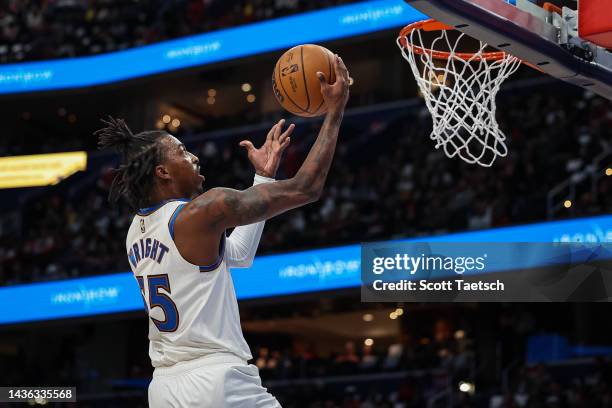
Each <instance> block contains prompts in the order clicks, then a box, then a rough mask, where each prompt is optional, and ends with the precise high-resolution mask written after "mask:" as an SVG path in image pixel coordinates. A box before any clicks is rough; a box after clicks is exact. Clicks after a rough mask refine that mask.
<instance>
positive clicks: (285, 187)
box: [183, 56, 349, 231]
mask: <svg viewBox="0 0 612 408" xmlns="http://www.w3.org/2000/svg"><path fill="white" fill-rule="evenodd" d="M335 69H336V78H337V80H336V82H335V83H334V84H333V85H329V84H327V82H326V79H325V77H324V75H323V74H322V73H318V75H319V80H320V81H321V91H322V93H323V97H324V99H325V103H326V104H327V106H328V112H327V114H326V116H325V120H324V121H323V126H321V130H320V131H319V135H318V137H317V139H316V141H315V143H314V145H313V146H312V148H311V149H310V152H309V153H308V156H307V157H306V160H305V161H304V163H303V164H302V166H301V167H300V169H299V170H298V172H297V174H296V175H295V176H294V177H292V178H291V179H288V180H282V181H277V182H276V183H270V184H260V185H256V186H253V187H250V188H248V189H246V190H242V191H238V190H233V189H229V188H213V189H211V190H209V191H207V192H206V193H204V194H202V195H200V196H199V197H197V198H196V199H195V200H193V201H192V202H191V203H190V204H189V205H187V206H186V208H185V210H184V211H183V212H184V213H186V214H185V215H188V214H189V218H190V219H192V220H193V221H194V222H197V223H198V224H199V225H201V226H206V227H208V228H210V229H213V230H218V231H222V230H225V229H227V228H231V227H235V226H237V225H245V224H251V223H254V222H257V221H261V220H265V219H268V218H271V217H273V216H275V215H278V214H281V213H283V212H285V211H288V210H290V209H292V208H296V207H300V206H302V205H305V204H308V203H311V202H313V201H316V200H317V199H318V198H319V197H320V196H321V192H322V191H323V186H324V184H325V180H326V179H327V174H328V173H329V168H330V166H331V163H332V159H333V157H334V152H335V149H336V142H337V140H338V131H339V130H340V123H341V122H342V117H343V114H344V107H345V105H346V101H347V100H348V96H349V90H348V71H347V69H346V67H345V65H344V63H343V62H342V60H341V59H340V57H338V56H336V64H335Z"/></svg>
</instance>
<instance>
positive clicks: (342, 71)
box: [334, 54, 349, 83]
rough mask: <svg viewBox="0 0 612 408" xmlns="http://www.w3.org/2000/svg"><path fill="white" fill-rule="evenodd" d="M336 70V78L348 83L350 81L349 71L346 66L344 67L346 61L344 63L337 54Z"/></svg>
mask: <svg viewBox="0 0 612 408" xmlns="http://www.w3.org/2000/svg"><path fill="white" fill-rule="evenodd" d="M334 69H335V70H336V78H343V79H344V80H345V81H347V83H348V80H349V79H348V78H349V74H348V69H346V65H344V61H342V58H340V56H338V54H336V61H335V65H334Z"/></svg>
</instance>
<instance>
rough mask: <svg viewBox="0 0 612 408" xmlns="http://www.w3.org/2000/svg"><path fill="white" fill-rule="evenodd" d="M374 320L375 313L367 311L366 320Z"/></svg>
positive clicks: (364, 316)
mask: <svg viewBox="0 0 612 408" xmlns="http://www.w3.org/2000/svg"><path fill="white" fill-rule="evenodd" d="M372 320H374V315H373V314H372V313H366V314H364V315H363V321H364V322H371V321H372Z"/></svg>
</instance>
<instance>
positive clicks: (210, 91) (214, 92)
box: [208, 88, 217, 96]
mask: <svg viewBox="0 0 612 408" xmlns="http://www.w3.org/2000/svg"><path fill="white" fill-rule="evenodd" d="M208 96H217V90H216V89H213V88H211V89H209V90H208Z"/></svg>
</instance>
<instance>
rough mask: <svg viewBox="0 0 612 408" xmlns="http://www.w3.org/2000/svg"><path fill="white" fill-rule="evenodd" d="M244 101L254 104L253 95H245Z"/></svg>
mask: <svg viewBox="0 0 612 408" xmlns="http://www.w3.org/2000/svg"><path fill="white" fill-rule="evenodd" d="M246 100H247V102H248V103H253V102H255V95H253V94H248V95H247V97H246Z"/></svg>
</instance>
